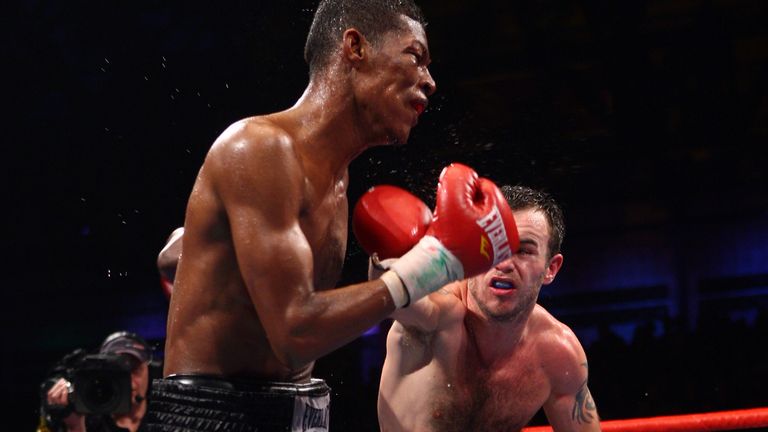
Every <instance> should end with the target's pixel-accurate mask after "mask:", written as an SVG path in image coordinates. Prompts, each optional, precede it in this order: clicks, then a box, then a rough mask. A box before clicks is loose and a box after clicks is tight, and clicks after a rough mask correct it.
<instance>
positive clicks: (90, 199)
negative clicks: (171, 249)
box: [0, 0, 768, 431]
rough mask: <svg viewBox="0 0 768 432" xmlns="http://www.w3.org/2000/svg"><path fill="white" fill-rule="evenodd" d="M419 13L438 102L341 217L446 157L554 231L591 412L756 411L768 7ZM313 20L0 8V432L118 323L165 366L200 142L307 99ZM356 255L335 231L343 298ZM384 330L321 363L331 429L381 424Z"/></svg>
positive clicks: (144, 4)
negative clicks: (519, 188)
mask: <svg viewBox="0 0 768 432" xmlns="http://www.w3.org/2000/svg"><path fill="white" fill-rule="evenodd" d="M420 5H421V6H422V8H423V10H424V13H425V15H426V16H427V19H428V21H429V25H428V29H427V30H428V37H429V42H430V49H431V51H432V57H433V60H434V61H433V64H432V66H431V68H430V69H431V72H432V74H433V76H434V77H435V80H436V81H437V85H438V91H437V93H436V94H435V95H434V97H433V98H432V104H431V105H430V107H429V109H428V111H427V113H426V114H425V115H424V116H423V117H422V119H421V122H420V124H419V125H418V126H417V127H416V128H415V129H414V131H413V132H412V134H411V139H410V142H409V143H408V145H406V146H404V147H401V148H377V149H374V150H371V151H368V152H366V153H364V154H363V155H362V156H361V157H360V158H359V159H357V160H356V161H355V162H354V163H353V164H352V166H351V169H350V177H351V187H350V190H349V198H350V203H351V204H354V203H355V202H356V201H357V198H358V197H359V196H360V194H361V193H362V192H363V191H364V190H366V189H367V188H368V187H370V186H373V185H376V184H382V183H390V184H395V185H399V186H403V187H406V188H408V189H410V190H412V191H414V192H415V193H416V194H417V195H419V196H420V197H421V198H422V199H424V200H425V201H426V202H427V203H428V204H430V205H431V204H432V203H433V193H434V187H435V184H436V178H437V175H438V174H439V172H440V170H441V168H442V167H443V166H445V165H446V164H448V163H450V162H453V161H458V162H463V163H466V164H468V165H470V166H472V167H474V168H475V169H476V170H477V171H478V172H479V173H480V174H481V175H483V176H486V177H489V178H491V179H493V180H495V181H496V182H497V183H500V184H501V183H509V184H517V183H520V184H526V185H531V186H535V187H539V188H543V189H545V190H547V191H549V192H550V193H552V194H553V195H554V196H555V197H556V198H557V199H558V200H559V201H560V202H561V203H562V205H563V207H564V211H565V216H566V225H567V235H566V239H565V243H564V255H565V263H564V267H563V269H562V271H561V272H560V274H559V276H558V278H557V280H556V281H555V283H554V284H552V285H550V286H548V287H545V288H544V289H543V290H542V294H541V297H540V303H541V304H542V305H544V306H545V307H547V308H548V309H549V310H550V311H551V312H553V313H554V315H555V316H556V317H558V318H559V319H560V320H561V321H563V322H564V323H566V324H568V325H569V326H571V328H573V329H574V331H575V332H576V333H577V335H578V336H579V337H580V339H581V341H582V343H583V344H584V347H585V349H586V351H587V355H588V357H589V360H590V388H591V390H592V394H593V395H594V397H595V400H596V402H597V406H598V409H599V411H600V413H601V415H602V417H603V419H606V420H608V419H619V418H628V417H639V416H653V415H668V414H681V413H695V412H703V411H713V410H728V409H738V408H749V407H759V406H767V405H768V397H767V396H766V395H767V394H768V392H766V389H765V386H766V384H768V349H767V348H766V341H768V174H767V173H766V163H767V162H768V157H766V153H767V152H766V150H765V146H766V144H767V143H768V80H767V79H766V78H767V77H768V25H766V23H768V2H765V1H763V0H730V1H727V0H666V1H665V0H646V1H635V0H631V1H613V0H610V1H609V0H572V1H568V0H535V1H534V0H524V1H504V2H502V1H497V2H482V1H472V2H470V1H464V2H460V1H455V0H423V1H421V2H420ZM314 7H315V2H314V1H301V2H299V1H234V2H201V1H185V2H181V1H162V2H161V1H138V2H85V1H81V0H75V1H66V2H64V1H58V2H56V1H49V0H40V1H35V0H20V1H17V2H15V3H13V2H12V3H10V4H6V5H5V7H4V9H6V12H4V13H3V18H2V28H3V29H2V33H3V39H2V42H1V43H2V47H3V50H2V51H3V56H2V57H3V62H2V63H3V69H4V71H3V72H4V75H5V76H6V78H5V79H4V81H3V82H4V86H3V87H4V91H3V104H4V110H3V111H4V115H3V117H4V118H3V120H4V121H3V124H4V127H3V131H4V134H3V135H4V138H5V139H4V143H5V146H4V147H5V149H6V150H5V154H6V158H5V159H4V160H5V162H4V163H5V164H6V168H5V169H4V172H6V173H7V174H8V180H7V181H5V182H4V183H5V184H6V186H8V188H7V189H6V198H5V205H4V207H5V208H6V210H5V214H6V216H7V217H8V223H7V224H6V234H5V235H4V237H5V242H4V245H5V247H4V249H5V253H4V256H5V257H6V259H5V265H4V270H3V272H2V275H3V276H2V277H3V292H4V298H5V299H6V300H5V301H4V302H3V313H2V314H0V317H2V318H0V319H2V324H3V343H2V344H1V345H2V351H3V355H2V358H3V368H2V371H1V373H2V381H1V382H2V386H3V391H2V404H3V407H2V412H4V413H5V415H4V421H3V426H2V427H0V429H2V430H4V431H30V430H33V429H34V428H35V427H36V424H37V416H38V406H39V394H38V387H39V384H40V383H41V381H42V379H43V377H44V376H45V373H46V371H47V369H48V368H49V367H50V366H52V364H53V363H54V362H56V361H57V360H58V359H60V358H61V357H62V356H63V355H64V354H66V353H68V352H70V351H71V350H73V349H75V348H78V347H82V348H87V349H93V348H96V347H97V346H98V344H99V343H100V341H101V340H102V339H103V337H104V336H105V335H107V334H108V333H110V332H112V331H114V330H118V329H125V330H132V331H135V332H138V333H140V334H141V335H143V336H144V337H146V338H147V339H149V340H151V341H152V343H154V344H155V345H156V349H155V354H156V357H157V359H158V361H157V363H158V364H157V366H159V365H160V363H161V361H162V352H163V340H164V335H165V318H166V313H167V306H168V303H167V301H166V299H165V297H164V296H163V294H162V291H161V288H160V285H159V276H158V273H157V269H156V267H155V259H156V256H157V253H158V251H159V250H160V248H161V247H162V246H163V244H164V241H165V239H166V237H167V236H168V235H169V234H170V232H171V230H172V229H174V228H175V227H177V226H180V225H182V224H183V216H184V209H185V204H186V199H187V196H188V194H189V193H190V190H191V186H192V183H193V181H194V179H195V176H196V173H197V169H198V168H199V166H200V164H201V162H202V160H203V157H204V156H205V154H206V151H207V149H208V148H209V146H210V144H211V143H212V142H213V140H214V139H215V138H216V136H217V135H218V134H219V133H220V132H221V131H222V130H223V129H224V128H225V127H226V126H227V125H228V124H230V123H232V122H233V121H235V120H237V119H240V118H243V117H246V116H251V115H255V114H261V113H267V112H271V111H277V110H282V109H285V108H287V107H289V106H291V105H293V103H294V102H295V101H296V100H297V99H298V97H299V96H300V95H301V93H302V91H303V89H304V87H305V85H306V82H307V68H306V66H305V64H304V62H303V59H302V50H303V45H304V38H305V36H306V33H307V30H308V27H309V23H310V20H311V17H312V12H313V10H314ZM365 265H366V256H365V254H364V253H363V252H362V251H361V250H360V248H359V246H358V245H357V243H356V242H355V239H354V236H352V235H350V238H349V247H348V253H347V262H346V264H345V272H344V275H343V280H342V281H341V282H340V284H345V283H349V282H354V281H360V280H362V279H363V278H364V277H365ZM388 326H389V322H384V323H382V324H381V325H380V326H378V327H375V328H373V329H371V330H370V331H369V332H368V333H367V334H366V335H365V336H363V337H361V338H359V339H357V340H355V341H354V342H352V343H350V344H349V345H347V346H345V347H344V348H342V349H340V350H338V351H336V352H334V353H333V354H331V355H328V356H327V357H325V358H323V359H321V360H320V361H319V362H318V365H317V368H316V373H315V375H317V376H319V377H322V378H325V379H327V380H328V381H329V383H330V385H331V387H332V388H333V397H334V399H333V403H332V411H331V429H332V430H333V431H369V430H376V429H377V423H376V417H375V399H376V390H377V385H378V376H379V369H380V366H381V363H382V360H383V357H384V343H383V338H384V335H385V332H386V329H387V328H388ZM156 372H157V371H156ZM544 422H545V419H544V417H543V416H541V415H538V416H537V417H536V418H535V419H534V421H533V423H532V424H543V423H544Z"/></svg>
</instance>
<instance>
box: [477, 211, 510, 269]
mask: <svg viewBox="0 0 768 432" xmlns="http://www.w3.org/2000/svg"><path fill="white" fill-rule="evenodd" d="M476 222H477V225H478V226H480V228H482V229H483V231H485V234H486V235H481V236H480V253H481V254H482V255H484V256H485V257H486V258H487V259H489V260H490V259H491V257H490V253H489V252H490V251H489V250H488V249H489V244H488V240H490V241H491V244H490V246H492V248H493V265H496V264H498V263H500V262H502V261H504V260H505V259H507V258H510V257H511V256H512V251H511V249H510V248H509V240H508V239H507V231H506V229H505V228H504V223H503V221H502V219H501V213H500V212H499V208H498V207H496V204H494V205H493V208H492V209H491V211H490V212H488V214H487V215H485V216H483V217H481V218H480V219H478V220H477V221H476Z"/></svg>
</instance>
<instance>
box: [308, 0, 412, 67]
mask: <svg viewBox="0 0 768 432" xmlns="http://www.w3.org/2000/svg"><path fill="white" fill-rule="evenodd" d="M402 15H405V16H407V17H409V18H411V19H413V20H414V21H417V22H419V23H420V24H421V25H422V26H426V25H427V23H426V21H425V20H424V15H423V14H422V12H421V9H420V8H419V7H418V6H417V5H416V4H415V3H414V2H413V0H320V3H319V4H318V6H317V9H316V10H315V16H314V19H313V20H312V26H311V27H310V28H309V35H308V36H307V42H306V45H304V60H305V61H306V62H307V64H308V65H309V73H310V75H312V74H313V73H314V72H315V71H317V70H320V69H322V68H323V67H324V66H326V65H327V64H328V59H329V58H330V54H331V53H332V52H333V51H334V49H335V48H336V47H337V46H338V44H339V43H340V42H341V35H342V34H343V33H344V31H345V30H347V29H349V28H353V27H354V28H356V29H357V30H358V31H360V33H362V34H363V35H364V36H365V37H366V39H368V41H369V42H370V43H372V44H375V43H376V42H377V41H378V40H379V38H380V37H381V36H382V35H383V34H385V33H387V32H388V31H391V30H396V29H399V28H401V26H402V21H401V19H400V17H401V16H402Z"/></svg>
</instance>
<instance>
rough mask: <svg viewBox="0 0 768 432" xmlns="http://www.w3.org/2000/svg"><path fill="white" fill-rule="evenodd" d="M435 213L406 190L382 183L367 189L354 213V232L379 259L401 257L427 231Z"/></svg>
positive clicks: (359, 240)
mask: <svg viewBox="0 0 768 432" xmlns="http://www.w3.org/2000/svg"><path fill="white" fill-rule="evenodd" d="M431 220H432V214H431V212H430V211H429V208H428V207H427V205H426V204H424V202H422V201H421V200H420V199H418V198H417V197H415V196H414V195H412V194H411V193H410V192H408V191H406V190H405V189H401V188H399V187H396V186H389V185H381V186H376V187H372V188H370V189H368V191H367V192H365V193H364V194H363V196H361V197H360V200H359V201H357V204H355V209H354V210H353V212H352V232H354V234H355V238H357V241H358V242H359V243H360V246H361V247H362V248H363V250H365V252H367V253H368V255H373V254H374V253H375V254H376V255H377V256H378V257H379V258H380V259H387V258H399V257H400V256H401V255H403V254H404V253H406V252H408V250H409V249H410V248H412V247H413V245H415V244H416V243H417V242H418V241H419V239H420V238H422V237H423V236H424V234H425V233H426V232H427V227H428V226H429V223H430V221H431Z"/></svg>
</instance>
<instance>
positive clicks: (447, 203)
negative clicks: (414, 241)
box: [427, 163, 520, 277]
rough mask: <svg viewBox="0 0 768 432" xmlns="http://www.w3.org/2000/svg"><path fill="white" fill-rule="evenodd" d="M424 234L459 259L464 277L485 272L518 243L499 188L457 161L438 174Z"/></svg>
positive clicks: (506, 255) (502, 259) (510, 252)
mask: <svg viewBox="0 0 768 432" xmlns="http://www.w3.org/2000/svg"><path fill="white" fill-rule="evenodd" d="M427 235H431V236H434V237H435V238H437V239H438V240H440V243H442V244H443V246H445V248H446V249H448V250H449V251H451V253H453V254H454V255H455V256H456V258H458V260H459V261H461V264H462V266H463V267H464V277H472V276H475V275H478V274H480V273H483V272H486V271H488V270H489V269H490V268H491V267H493V266H495V265H496V264H498V263H500V262H502V261H504V260H506V259H508V258H510V257H511V256H512V254H513V253H514V252H516V251H517V248H518V247H519V246H520V240H519V238H518V233H517V225H515V218H514V216H513V215H512V210H511V209H510V208H509V204H507V200H506V199H505V198H504V196H503V195H502V194H501V191H500V190H499V188H498V187H496V185H495V184H493V182H492V181H490V180H488V179H485V178H478V175H477V173H476V172H475V171H474V170H473V169H472V168H469V167H468V166H466V165H462V164H459V163H453V164H451V165H449V166H448V167H446V168H444V169H443V172H442V173H441V174H440V181H439V183H438V185H437V197H436V200H435V214H434V218H433V220H432V224H431V225H430V226H429V229H428V230H427Z"/></svg>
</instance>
